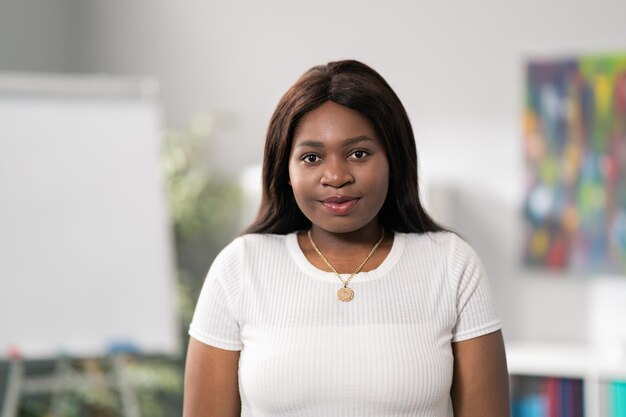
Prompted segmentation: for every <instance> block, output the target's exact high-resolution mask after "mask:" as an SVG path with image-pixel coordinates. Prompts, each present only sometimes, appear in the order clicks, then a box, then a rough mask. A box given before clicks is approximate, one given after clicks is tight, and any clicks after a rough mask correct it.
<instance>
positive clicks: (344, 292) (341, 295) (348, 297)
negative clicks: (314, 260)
mask: <svg viewBox="0 0 626 417" xmlns="http://www.w3.org/2000/svg"><path fill="white" fill-rule="evenodd" d="M307 236H308V237H309V242H311V245H312V246H313V249H315V252H317V254H318V255H319V256H320V258H322V261H324V263H325V264H326V265H327V266H328V267H329V268H330V270H331V271H333V272H334V273H335V275H337V278H339V281H341V282H342V283H343V287H342V288H340V289H339V291H337V298H338V299H339V301H343V302H348V301H352V299H353V298H354V291H352V289H351V288H349V287H348V284H349V283H350V280H351V279H352V278H354V276H355V275H356V274H358V273H359V271H361V269H362V268H363V266H364V265H365V263H366V262H367V261H369V259H370V258H371V257H372V255H373V254H374V252H376V249H378V246H380V244H381V243H382V241H383V239H384V238H385V229H383V233H382V235H381V236H380V239H378V242H376V244H375V245H374V247H373V248H372V250H371V251H370V253H369V254H368V255H367V256H366V257H365V259H363V262H361V265H359V266H358V267H357V268H356V269H355V271H354V272H353V273H352V275H350V277H348V279H347V280H345V281H344V280H343V278H341V275H339V273H338V272H337V270H336V269H335V267H333V266H332V265H331V264H330V262H328V259H326V258H325V257H324V255H322V252H320V250H319V249H318V248H317V246H315V242H313V238H312V237H311V230H310V229H309V231H308V232H307Z"/></svg>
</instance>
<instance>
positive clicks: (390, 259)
mask: <svg viewBox="0 0 626 417" xmlns="http://www.w3.org/2000/svg"><path fill="white" fill-rule="evenodd" d="M405 241H406V234H405V233H398V232H394V235H393V243H392V245H391V250H390V251H389V253H388V254H387V256H386V257H385V259H384V260H383V262H382V263H381V264H380V265H378V267H377V268H376V269H372V270H371V271H367V272H359V273H358V274H357V275H356V276H355V277H354V278H352V281H350V283H351V284H353V283H358V282H366V281H372V280H375V279H378V278H381V277H383V276H385V275H386V274H387V273H388V272H389V271H390V270H391V269H392V268H393V267H394V266H395V265H396V263H397V262H398V260H399V259H400V257H401V256H402V253H403V252H404V244H405ZM285 244H286V245H287V250H288V252H289V254H290V255H291V258H292V259H293V261H294V262H295V264H296V265H297V266H298V268H300V270H302V271H303V272H304V273H306V274H307V275H309V276H311V277H313V278H316V279H320V280H323V281H329V282H337V281H338V279H337V276H336V275H335V273H334V272H330V271H323V270H321V269H318V268H317V267H316V266H315V265H313V264H312V263H311V262H309V260H308V259H307V257H306V256H304V252H302V248H300V244H299V243H298V232H292V233H289V234H288V235H286V239H285ZM340 275H341V277H342V278H343V279H344V280H345V279H347V278H348V277H349V276H350V274H340Z"/></svg>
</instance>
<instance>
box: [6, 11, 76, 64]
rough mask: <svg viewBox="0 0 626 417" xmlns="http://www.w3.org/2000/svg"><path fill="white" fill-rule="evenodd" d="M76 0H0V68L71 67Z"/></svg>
mask: <svg viewBox="0 0 626 417" xmlns="http://www.w3.org/2000/svg"><path fill="white" fill-rule="evenodd" d="M80 4H81V2H80V0H45V1H42V0H0V70H5V71H35V72H42V71H46V72H62V71H72V69H73V68H74V57H73V54H74V51H75V50H76V49H77V46H78V44H77V41H78V39H79V37H78V36H76V30H77V26H76V23H77V22H78V21H79V18H78V14H79V13H80V11H81V8H80Z"/></svg>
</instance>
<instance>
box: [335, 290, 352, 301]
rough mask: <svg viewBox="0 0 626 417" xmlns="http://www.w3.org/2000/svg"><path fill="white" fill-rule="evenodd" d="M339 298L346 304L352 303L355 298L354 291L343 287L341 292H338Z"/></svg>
mask: <svg viewBox="0 0 626 417" xmlns="http://www.w3.org/2000/svg"><path fill="white" fill-rule="evenodd" d="M337 298H338V299H339V301H343V302H344V303H347V302H348V301H352V299H353V298H354V291H352V290H351V289H350V288H348V287H343V288H341V289H340V290H339V291H337Z"/></svg>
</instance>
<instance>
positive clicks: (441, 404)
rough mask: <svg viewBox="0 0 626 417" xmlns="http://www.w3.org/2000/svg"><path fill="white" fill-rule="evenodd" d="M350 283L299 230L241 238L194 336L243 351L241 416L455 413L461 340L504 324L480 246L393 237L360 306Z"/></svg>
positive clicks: (227, 255) (359, 284)
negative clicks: (320, 262)
mask: <svg viewBox="0 0 626 417" xmlns="http://www.w3.org/2000/svg"><path fill="white" fill-rule="evenodd" d="M348 276H349V275H345V276H343V278H344V279H346V278H347V277H348ZM341 286H342V284H341V282H340V281H339V279H338V278H337V276H336V275H334V274H333V273H332V272H325V271H322V270H319V269H318V268H316V267H315V266H313V265H312V264H311V263H310V262H309V261H308V260H307V259H306V257H305V256H304V254H303V252H302V250H301V249H300V246H299V244H298V241H297V236H296V234H295V233H291V234H288V235H269V234H252V235H245V236H241V237H239V238H237V239H235V240H234V241H233V242H232V243H231V244H229V245H228V246H227V247H226V248H225V249H224V250H223V251H222V252H221V253H220V254H219V255H218V257H217V258H216V259H215V261H214V263H213V265H212V266H211V268H210V270H209V273H208V275H207V278H206V280H205V283H204V286H203V288H202V291H201V293H200V298H199V300H198V304H197V306H196V311H195V313H194V317H193V321H192V323H191V326H190V330H189V334H190V335H191V336H192V337H193V338H195V339H197V340H199V341H201V342H203V343H206V344H208V345H211V346H215V347H218V348H222V349H228V350H241V355H240V359H239V390H240V395H241V401H242V413H241V415H242V416H244V417H251V416H254V417H260V416H272V417H278V416H289V417H300V416H302V417H304V416H307V417H309V416H310V417H333V416H338V417H339V416H341V417H347V416H355V417H356V416H358V417H367V416H377V417H383V416H389V417H390V416H419V417H447V416H452V407H451V401H450V386H451V383H452V367H453V357H452V348H451V342H458V341H462V340H466V339H470V338H473V337H477V336H480V335H483V334H487V333H491V332H493V331H496V330H498V329H499V328H500V320H499V318H498V317H497V315H496V312H495V308H494V303H493V298H492V295H491V292H490V288H489V284H488V282H487V276H486V274H485V271H484V268H483V266H482V263H481V261H480V259H479V258H478V256H477V255H476V253H475V251H474V250H473V249H472V248H471V247H470V246H469V245H468V244H467V243H466V242H465V241H463V240H462V239H461V238H459V237H458V236H457V235H455V234H453V233H449V232H436V233H428V234H414V233H411V234H404V233H395V234H394V241H393V245H392V248H391V251H390V252H389V254H388V255H387V257H386V258H385V260H384V261H383V263H382V264H381V265H380V266H379V267H378V268H376V269H375V270H372V271H369V272H361V273H359V274H358V275H357V276H356V277H354V278H353V280H352V281H351V283H350V287H351V288H352V289H353V290H354V293H355V296H354V299H353V300H352V301H351V302H347V303H344V302H340V301H339V300H338V299H337V296H336V292H337V290H338V289H339V288H341Z"/></svg>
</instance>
